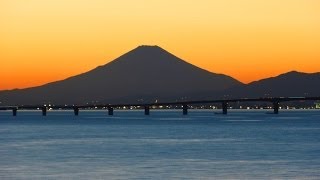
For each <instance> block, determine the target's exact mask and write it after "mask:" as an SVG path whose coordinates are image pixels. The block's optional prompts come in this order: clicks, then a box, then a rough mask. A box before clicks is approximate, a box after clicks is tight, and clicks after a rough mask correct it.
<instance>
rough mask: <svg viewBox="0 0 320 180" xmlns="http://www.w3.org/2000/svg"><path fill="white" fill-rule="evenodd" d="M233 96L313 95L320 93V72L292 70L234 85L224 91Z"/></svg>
mask: <svg viewBox="0 0 320 180" xmlns="http://www.w3.org/2000/svg"><path fill="white" fill-rule="evenodd" d="M224 93H226V94H231V95H232V97H233V98H239V97H242V98H243V97H246V98H256V97H294V96H296V97H313V96H319V95H320V73H302V72H297V71H291V72H288V73H285V74H281V75H279V76H277V77H271V78H267V79H262V80H259V81H255V82H252V83H249V84H247V85H240V86H238V87H233V88H230V89H229V90H227V91H226V92H224Z"/></svg>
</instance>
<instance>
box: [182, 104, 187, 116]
mask: <svg viewBox="0 0 320 180" xmlns="http://www.w3.org/2000/svg"><path fill="white" fill-rule="evenodd" d="M182 112H183V115H188V105H186V104H184V105H183V106H182Z"/></svg>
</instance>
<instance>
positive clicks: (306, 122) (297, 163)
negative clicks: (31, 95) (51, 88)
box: [0, 110, 320, 179]
mask: <svg viewBox="0 0 320 180" xmlns="http://www.w3.org/2000/svg"><path fill="white" fill-rule="evenodd" d="M181 114H182V112H181V111H180V110H179V111H151V115H150V116H144V115H143V111H115V115H114V116H108V115H107V112H105V111H80V116H79V117H75V116H73V112H72V111H60V112H59V111H49V112H48V116H46V117H42V116H41V112H40V111H34V112H30V111H25V112H22V111H18V116H17V117H12V114H11V112H0V179H320V111H285V112H283V111H281V113H280V114H279V115H273V114H266V113H265V110H263V111H245V110H243V111H235V110H234V111H231V112H230V113H229V114H228V115H227V116H224V115H216V114H214V113H213V111H209V110H203V111H200V110H198V111H196V110H193V111H189V115H187V116H183V115H181Z"/></svg>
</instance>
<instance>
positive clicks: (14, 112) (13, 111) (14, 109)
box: [12, 108, 18, 116]
mask: <svg viewBox="0 0 320 180" xmlns="http://www.w3.org/2000/svg"><path fill="white" fill-rule="evenodd" d="M17 111H18V109H17V108H13V109H12V115H13V116H17Z"/></svg>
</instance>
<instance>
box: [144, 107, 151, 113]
mask: <svg viewBox="0 0 320 180" xmlns="http://www.w3.org/2000/svg"><path fill="white" fill-rule="evenodd" d="M144 115H150V107H149V106H145V107H144Z"/></svg>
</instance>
